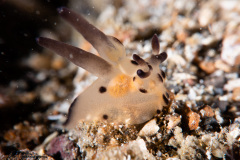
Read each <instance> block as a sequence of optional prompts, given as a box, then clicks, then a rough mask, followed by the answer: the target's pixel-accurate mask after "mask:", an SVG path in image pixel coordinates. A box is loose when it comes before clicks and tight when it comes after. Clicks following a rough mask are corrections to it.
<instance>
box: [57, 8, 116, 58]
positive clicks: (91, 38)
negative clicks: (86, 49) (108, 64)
mask: <svg viewBox="0 0 240 160" xmlns="http://www.w3.org/2000/svg"><path fill="white" fill-rule="evenodd" d="M58 12H59V14H60V15H61V17H63V18H64V19H65V20H66V21H68V22H69V23H70V24H71V25H72V26H73V27H74V28H75V29H76V30H77V31H78V32H80V33H81V34H82V36H83V37H84V38H85V39H86V40H87V41H88V42H89V43H91V44H92V45H93V47H94V48H95V49H96V50H97V51H98V52H99V54H100V55H101V54H103V53H102V52H104V51H108V50H109V48H110V49H112V48H115V47H114V45H113V44H112V43H111V42H110V41H109V39H108V37H107V36H106V35H105V34H104V33H103V32H101V31H100V30H99V29H97V28H96V27H94V26H93V25H92V24H90V23H88V21H86V20H85V19H84V18H83V17H82V16H81V15H79V14H77V13H76V12H74V11H72V10H69V9H68V8H65V7H61V8H59V9H58ZM101 56H102V55H101Z"/></svg>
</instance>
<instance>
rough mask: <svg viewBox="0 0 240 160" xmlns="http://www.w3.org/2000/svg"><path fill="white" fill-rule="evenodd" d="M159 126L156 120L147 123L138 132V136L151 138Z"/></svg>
mask: <svg viewBox="0 0 240 160" xmlns="http://www.w3.org/2000/svg"><path fill="white" fill-rule="evenodd" d="M159 129H160V128H159V126H158V125H157V121H156V118H154V119H152V120H151V121H149V122H148V123H147V124H145V126H144V127H143V128H142V129H141V131H140V132H139V136H152V135H154V134H156V133H157V132H158V130H159Z"/></svg>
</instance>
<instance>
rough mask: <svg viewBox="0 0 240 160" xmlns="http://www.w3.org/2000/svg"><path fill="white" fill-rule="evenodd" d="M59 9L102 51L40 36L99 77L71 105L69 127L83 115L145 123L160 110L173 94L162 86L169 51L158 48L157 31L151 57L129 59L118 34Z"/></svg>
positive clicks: (44, 43) (41, 40)
mask: <svg viewBox="0 0 240 160" xmlns="http://www.w3.org/2000/svg"><path fill="white" fill-rule="evenodd" d="M58 11H59V14H60V16H61V17H62V18H64V19H65V20H66V21H67V22H69V23H70V24H71V25H73V27H74V28H75V29H76V30H77V31H79V32H80V33H81V34H82V36H83V37H84V38H85V39H86V40H87V41H88V42H89V43H91V44H92V46H93V47H94V48H95V49H96V50H97V52H98V53H99V55H100V56H97V55H95V54H92V53H89V52H87V51H84V50H82V49H80V48H77V47H74V46H71V45H68V44H65V43H62V42H59V41H55V40H52V39H49V38H44V37H39V38H38V39H37V42H38V43H39V45H41V46H43V47H45V48H48V49H50V50H52V51H53V52H55V53H57V54H59V55H61V56H63V57H65V58H66V59H68V60H70V61H71V62H73V63H74V64H76V65H77V66H79V67H82V68H84V69H85V70H87V71H89V72H90V73H92V74H94V75H95V76H97V77H98V79H97V80H96V81H95V82H94V83H93V84H92V85H91V86H90V87H88V88H87V89H86V90H85V91H84V92H83V93H81V94H80V95H79V96H78V97H77V98H76V99H75V100H74V101H73V103H72V104H71V106H70V108H69V113H68V118H67V121H66V124H65V125H66V128H68V129H70V128H74V127H75V126H76V125H77V124H78V122H79V121H80V120H86V121H95V120H97V121H106V122H114V123H125V124H141V123H144V122H146V121H148V120H150V119H151V118H152V117H153V116H154V115H155V114H157V113H161V111H162V109H163V107H164V106H167V105H168V104H169V101H170V99H169V94H170V93H169V91H168V90H167V89H166V88H165V86H164V81H165V78H166V75H165V73H164V72H163V71H162V70H161V69H160V68H159V65H160V63H162V62H163V61H165V60H166V59H167V54H166V52H162V53H159V52H160V45H159V41H158V37H157V36H156V35H154V36H153V38H152V54H151V56H150V57H149V58H147V59H145V60H144V59H142V58H141V57H140V56H138V55H136V54H133V57H132V60H131V59H129V58H128V57H127V56H126V53H125V48H124V46H123V44H122V43H121V42H120V41H119V40H118V39H117V38H115V37H112V36H107V35H105V34H104V33H103V32H101V31H100V30H98V29H97V28H96V27H94V26H93V25H91V24H90V23H88V22H87V21H86V20H85V19H84V18H83V17H82V16H80V15H78V14H77V13H75V12H74V11H72V10H69V9H67V8H65V7H62V8H60V9H59V10H58Z"/></svg>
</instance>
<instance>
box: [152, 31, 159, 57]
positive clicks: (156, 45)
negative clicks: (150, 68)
mask: <svg viewBox="0 0 240 160" xmlns="http://www.w3.org/2000/svg"><path fill="white" fill-rule="evenodd" d="M152 50H153V54H155V55H157V54H158V53H159V51H160V45H159V41H158V37H157V35H156V34H154V36H153V38H152Z"/></svg>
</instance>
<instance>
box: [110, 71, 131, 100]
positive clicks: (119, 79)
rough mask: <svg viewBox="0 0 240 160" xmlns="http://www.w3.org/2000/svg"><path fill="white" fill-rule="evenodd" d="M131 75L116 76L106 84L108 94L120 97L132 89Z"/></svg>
mask: <svg viewBox="0 0 240 160" xmlns="http://www.w3.org/2000/svg"><path fill="white" fill-rule="evenodd" d="M134 88H135V87H134V85H133V82H132V77H129V76H127V75H124V74H120V75H118V76H116V77H115V78H114V79H113V80H111V81H110V83H109V85H108V91H109V94H110V95H112V96H114V97H121V96H124V95H125V94H127V93H128V92H129V91H131V90H132V89H134Z"/></svg>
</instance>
